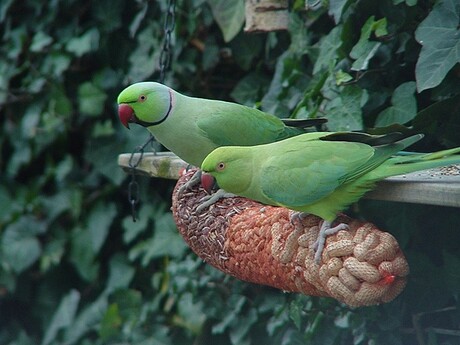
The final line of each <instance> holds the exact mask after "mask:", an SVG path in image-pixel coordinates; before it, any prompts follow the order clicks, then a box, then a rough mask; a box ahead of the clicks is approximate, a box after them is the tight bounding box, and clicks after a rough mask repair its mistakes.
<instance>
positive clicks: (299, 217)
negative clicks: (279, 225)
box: [289, 211, 310, 225]
mask: <svg viewBox="0 0 460 345" xmlns="http://www.w3.org/2000/svg"><path fill="white" fill-rule="evenodd" d="M309 214H310V213H306V212H297V211H295V212H293V213H291V214H290V215H289V221H290V222H291V224H293V225H294V224H295V223H296V222H299V223H302V221H303V220H304V219H305V218H307V217H308V216H309Z"/></svg>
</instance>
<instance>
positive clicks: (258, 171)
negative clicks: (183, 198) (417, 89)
mask: <svg viewBox="0 0 460 345" xmlns="http://www.w3.org/2000/svg"><path fill="white" fill-rule="evenodd" d="M327 135H328V134H327V133H307V134H302V135H299V136H296V137H293V138H288V139H285V140H282V141H278V142H275V143H271V144H265V145H259V146H253V147H241V146H238V147H219V148H217V149H216V150H214V151H213V152H212V153H210V154H209V155H208V156H207V157H206V159H205V160H204V161H203V164H202V165H201V169H202V170H203V172H204V173H209V174H210V175H212V176H213V177H214V178H215V179H216V180H217V183H218V185H219V187H220V188H223V189H224V190H226V191H227V192H231V193H234V194H236V195H239V196H243V197H247V198H250V199H253V200H257V201H259V202H261V203H264V204H269V205H275V206H283V207H287V208H289V209H292V210H295V211H300V212H304V213H309V214H314V215H317V216H319V217H321V218H323V219H324V222H323V224H322V226H321V231H320V237H319V239H318V242H317V243H318V245H319V246H318V250H317V252H316V256H315V259H316V260H317V261H318V262H319V260H320V255H321V252H322V246H323V245H324V241H325V238H326V236H327V235H328V234H331V233H334V232H336V231H338V230H340V229H345V228H347V227H346V225H345V224H339V225H337V226H336V227H333V228H331V224H332V222H333V221H334V219H335V218H336V216H337V214H338V213H339V212H340V211H342V210H344V209H345V208H346V207H347V206H349V205H350V204H352V203H354V202H355V201H357V200H358V199H359V198H361V197H362V196H363V195H364V193H366V192H367V191H369V190H370V189H372V188H373V187H374V185H375V183H376V182H377V181H379V180H382V179H384V178H386V177H389V176H394V175H400V174H405V173H409V172H413V171H417V170H424V169H430V168H434V167H438V166H444V165H449V164H454V163H460V155H455V154H456V153H459V152H460V148H455V149H450V150H444V151H439V152H435V153H430V154H417V153H414V154H411V155H404V156H402V155H401V156H393V155H395V154H396V153H398V152H399V151H401V150H403V149H405V148H406V147H408V146H409V145H411V144H413V143H415V142H416V141H418V140H420V139H421V138H422V137H423V135H421V134H418V135H413V136H410V137H407V138H403V139H401V140H399V141H396V142H393V143H391V142H390V143H387V144H383V145H380V146H371V145H368V144H365V143H361V142H350V141H328V140H323V136H326V137H327ZM202 184H203V186H204V187H205V188H208V186H209V185H210V182H209V175H208V174H203V176H202Z"/></svg>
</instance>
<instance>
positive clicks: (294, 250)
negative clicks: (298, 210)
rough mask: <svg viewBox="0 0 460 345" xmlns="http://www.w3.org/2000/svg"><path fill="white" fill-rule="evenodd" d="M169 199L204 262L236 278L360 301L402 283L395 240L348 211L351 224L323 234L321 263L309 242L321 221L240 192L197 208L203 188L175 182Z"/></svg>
mask: <svg viewBox="0 0 460 345" xmlns="http://www.w3.org/2000/svg"><path fill="white" fill-rule="evenodd" d="M193 173H194V170H191V171H188V172H187V173H185V174H184V175H183V176H181V177H180V178H179V181H178V183H177V185H176V188H175V189H174V192H173V197H172V212H173V215H174V219H175V222H176V224H177V227H178V230H179V232H180V234H181V235H182V237H183V238H184V240H185V241H186V242H187V244H188V245H189V246H190V248H191V249H192V250H193V251H194V252H195V253H196V254H197V255H198V256H199V257H200V258H202V259H203V260H204V261H205V262H207V263H208V264H210V265H212V266H214V267H216V268H217V269H219V270H221V271H223V272H224V273H227V274H229V275H232V276H234V277H236V278H238V279H241V280H245V281H248V282H252V283H257V284H262V285H268V286H272V287H274V288H278V289H281V290H283V291H287V292H297V293H303V294H306V295H311V296H324V297H332V298H335V299H337V300H338V301H340V302H343V303H345V304H347V305H349V306H353V307H361V306H369V305H375V304H380V303H385V302H389V301H391V300H393V299H394V298H395V297H396V296H397V295H398V294H399V293H400V292H401V291H402V290H403V289H404V287H405V285H406V276H407V275H408V273H409V266H408V264H407V261H406V259H405V257H404V254H403V253H402V251H401V249H400V248H399V245H398V243H397V241H396V240H395V238H394V237H393V236H392V235H390V234H389V233H386V232H383V231H380V230H379V229H377V228H376V226H375V225H373V224H371V223H368V222H361V221H357V220H354V219H351V218H349V217H347V216H345V215H340V216H339V217H338V220H337V221H338V222H341V223H345V224H348V226H349V230H347V231H339V232H338V233H336V234H334V235H331V236H329V237H328V238H327V240H326V244H325V248H324V251H323V253H322V257H321V261H320V263H319V264H318V263H316V262H315V260H314V254H315V251H314V243H315V241H316V239H317V236H318V231H319V228H320V225H321V222H322V220H321V219H320V218H318V217H316V216H313V215H309V216H307V217H305V218H303V219H302V220H301V221H297V222H292V221H291V213H292V211H289V210H288V209H286V208H283V207H273V206H267V205H263V204H260V203H258V202H255V201H252V200H249V199H245V198H241V197H234V198H224V199H221V200H219V201H217V202H216V203H215V204H213V205H211V206H210V207H209V208H208V209H205V210H203V211H202V212H199V211H197V208H198V206H199V205H200V200H201V199H202V198H203V197H204V196H205V195H206V192H205V191H204V190H203V189H202V188H201V187H199V186H198V185H196V186H195V187H192V188H191V189H189V190H188V191H187V192H185V193H179V189H180V187H181V186H182V185H183V184H185V183H186V182H187V181H188V180H189V179H190V178H191V177H192V175H193Z"/></svg>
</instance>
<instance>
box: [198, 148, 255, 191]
mask: <svg viewBox="0 0 460 345" xmlns="http://www.w3.org/2000/svg"><path fill="white" fill-rule="evenodd" d="M201 170H203V172H204V174H203V176H202V179H201V184H202V186H203V188H204V189H206V190H208V189H209V186H212V183H211V181H210V180H209V175H212V176H213V177H214V178H215V179H216V181H217V184H218V185H219V187H220V188H222V189H224V190H225V191H227V192H230V193H235V194H241V193H242V192H243V191H245V190H247V189H248V187H249V185H250V183H251V180H252V177H251V176H252V156H251V151H250V150H248V148H247V147H241V146H222V147H218V148H217V149H215V150H214V151H212V152H211V153H210V154H209V155H208V156H207V157H206V158H205V160H204V161H203V163H202V164H201Z"/></svg>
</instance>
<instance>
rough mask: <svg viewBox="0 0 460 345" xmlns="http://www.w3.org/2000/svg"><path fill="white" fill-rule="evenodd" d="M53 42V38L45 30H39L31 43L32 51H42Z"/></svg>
mask: <svg viewBox="0 0 460 345" xmlns="http://www.w3.org/2000/svg"><path fill="white" fill-rule="evenodd" d="M52 42H53V38H52V37H51V36H49V35H47V34H45V33H44V32H43V31H39V32H37V33H36V34H35V35H34V37H33V38H32V44H31V45H30V51H32V52H40V51H42V50H44V48H45V47H47V46H49V45H50V44H51V43H52Z"/></svg>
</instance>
